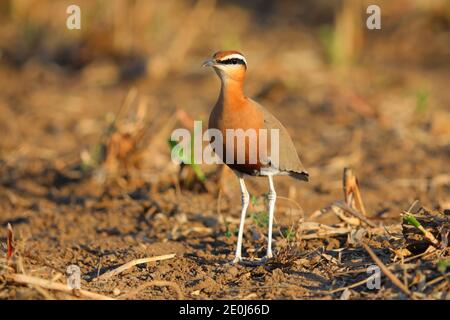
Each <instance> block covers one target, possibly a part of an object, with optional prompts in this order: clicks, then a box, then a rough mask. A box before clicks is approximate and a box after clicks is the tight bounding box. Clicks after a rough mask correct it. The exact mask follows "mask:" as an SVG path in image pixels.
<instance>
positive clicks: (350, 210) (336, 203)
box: [334, 201, 377, 228]
mask: <svg viewBox="0 0 450 320" xmlns="http://www.w3.org/2000/svg"><path fill="white" fill-rule="evenodd" d="M334 205H335V206H337V207H339V208H341V209H342V210H344V211H346V212H348V213H350V214H351V215H353V216H355V217H357V218H358V219H359V220H361V221H362V222H364V223H366V224H367V225H369V226H370V227H372V228H376V227H377V225H376V224H375V223H373V222H372V221H370V220H369V219H367V218H366V217H365V216H363V215H362V214H361V213H359V212H358V211H356V210H355V209H353V208H350V207H349V206H348V205H347V204H345V203H343V202H342V201H336V202H335V203H334Z"/></svg>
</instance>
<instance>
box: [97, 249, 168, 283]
mask: <svg viewBox="0 0 450 320" xmlns="http://www.w3.org/2000/svg"><path fill="white" fill-rule="evenodd" d="M173 257H175V253H172V254H166V255H162V256H157V257H150V258H142V259H136V260H132V261H130V262H127V263H125V264H124V265H121V266H120V267H118V268H116V269H114V270H111V271H109V272H106V273H104V274H102V275H101V276H99V277H97V278H95V279H94V281H97V280H105V279H108V278H111V277H113V276H116V275H118V274H119V273H122V272H124V271H125V270H128V269H130V268H132V267H134V266H136V265H138V264H143V263H149V262H154V261H161V260H167V259H172V258H173Z"/></svg>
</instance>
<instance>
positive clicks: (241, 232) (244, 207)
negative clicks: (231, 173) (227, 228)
mask: <svg viewBox="0 0 450 320" xmlns="http://www.w3.org/2000/svg"><path fill="white" fill-rule="evenodd" d="M239 184H240V186H241V193H242V211H241V223H240V224H239V234H238V241H237V245H236V257H235V258H234V260H233V263H238V262H240V261H241V260H242V255H241V253H242V251H241V248H242V237H243V235H244V223H245V214H246V213H247V207H248V204H249V202H250V195H249V194H248V191H247V187H246V186H245V182H244V178H242V177H239Z"/></svg>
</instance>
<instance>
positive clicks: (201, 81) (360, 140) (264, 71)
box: [0, 0, 450, 221]
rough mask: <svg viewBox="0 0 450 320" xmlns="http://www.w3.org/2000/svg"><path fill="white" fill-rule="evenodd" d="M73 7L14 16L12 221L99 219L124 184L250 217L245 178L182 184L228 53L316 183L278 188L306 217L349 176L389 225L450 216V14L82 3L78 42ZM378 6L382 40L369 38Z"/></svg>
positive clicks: (336, 4)
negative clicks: (25, 215) (173, 139)
mask: <svg viewBox="0 0 450 320" xmlns="http://www.w3.org/2000/svg"><path fill="white" fill-rule="evenodd" d="M72 2H73V1H63V0H54V1H50V0H39V1H33V0H2V1H1V2H0V88H1V89H0V132H1V135H0V136H1V139H0V170H1V183H2V186H1V189H0V190H3V191H2V192H0V195H1V196H2V197H3V198H4V200H7V201H2V204H1V206H2V207H3V209H2V213H1V215H2V218H3V219H4V221H6V219H8V217H10V216H12V215H14V214H15V213H12V212H11V208H17V207H20V200H18V199H20V197H29V198H30V199H31V200H26V199H25V200H24V201H29V202H26V203H28V204H29V203H30V201H31V203H32V204H36V205H37V208H35V209H36V210H37V211H39V203H40V201H41V200H42V201H48V199H53V200H54V199H57V200H56V203H57V205H59V204H61V203H63V204H69V205H79V204H80V203H81V205H83V204H86V201H87V200H86V199H88V198H89V197H91V196H92V195H93V196H94V197H95V196H100V195H101V194H103V193H104V192H105V190H109V189H107V187H108V186H110V187H111V185H110V184H109V183H110V181H111V180H110V177H111V176H113V177H114V179H113V181H114V182H113V185H118V186H119V189H118V190H121V191H120V192H122V193H123V192H138V191H139V190H141V191H142V190H144V193H146V194H148V193H153V194H154V196H155V197H157V196H164V195H165V194H166V193H168V194H169V195H170V196H169V195H168V197H169V198H170V197H172V194H173V193H176V194H177V195H178V196H180V194H184V196H185V197H186V194H187V195H188V196H187V197H190V198H191V199H190V200H191V201H194V202H195V201H196V200H195V199H197V195H198V197H199V198H198V199H199V200H198V201H199V202H200V203H201V205H200V206H201V208H204V206H206V207H207V208H210V209H208V210H212V209H211V208H213V207H215V202H214V201H213V200H214V199H216V197H217V193H218V189H219V186H221V187H222V188H223V190H224V193H225V195H227V196H229V197H230V198H231V199H234V200H236V201H234V202H232V204H231V205H232V206H234V205H235V204H236V206H238V204H239V201H238V200H239V192H238V189H237V183H236V181H235V179H234V178H233V177H232V176H229V177H227V174H226V172H225V173H223V174H222V175H221V169H220V168H219V167H215V166H207V167H201V168H193V169H194V170H193V173H192V172H190V171H189V170H187V171H186V170H184V169H183V168H181V169H180V168H179V167H178V166H176V165H175V164H173V163H172V162H171V161H170V144H169V143H168V139H169V137H170V133H171V131H172V130H173V129H174V128H176V127H180V126H185V127H189V126H190V125H191V123H192V120H194V119H195V120H203V121H207V119H208V115H209V111H210V109H211V108H212V106H213V105H214V103H215V101H216V99H217V95H218V90H219V81H218V79H217V77H216V75H215V74H213V72H211V70H205V69H202V68H201V67H200V65H201V62H202V61H203V60H204V59H206V58H208V57H209V56H211V55H212V54H213V53H214V52H216V51H218V50H227V49H234V50H238V51H240V52H242V53H243V54H244V55H245V56H246V58H247V60H248V76H247V82H246V93H247V95H248V96H250V97H253V98H254V99H256V100H257V101H259V102H260V103H261V104H263V105H264V106H265V107H267V108H268V109H269V110H270V111H271V112H272V113H273V114H275V115H276V116H277V117H278V118H279V119H280V120H281V122H283V123H284V124H285V126H286V127H287V128H288V130H289V132H290V134H291V135H292V137H293V139H294V141H295V144H296V146H297V148H298V150H299V151H300V154H301V157H302V159H303V163H304V165H305V167H306V168H307V169H308V171H309V172H310V174H311V182H310V183H309V184H302V183H298V182H296V181H292V180H289V179H284V178H280V179H279V180H277V181H278V183H279V185H280V187H279V188H280V191H279V194H280V195H284V196H286V197H288V198H289V199H292V200H294V201H295V202H297V203H299V204H300V205H301V207H302V210H303V211H304V213H306V214H310V213H311V212H314V211H315V210H317V209H320V208H322V207H324V206H326V205H327V204H329V203H330V202H331V201H333V199H336V198H337V197H340V196H341V194H342V183H341V179H342V170H343V168H344V167H352V168H354V169H355V172H356V173H357V176H358V177H359V180H360V184H361V188H362V190H363V194H364V199H365V202H366V206H367V207H368V209H369V211H370V212H371V214H372V215H373V216H377V217H387V218H389V217H392V218H394V219H396V218H398V216H399V212H400V211H399V210H400V209H399V208H403V209H404V208H405V206H407V205H408V204H409V203H410V202H411V201H412V200H413V199H420V200H421V201H422V202H423V203H425V204H426V205H428V206H430V207H432V208H441V209H442V208H443V209H446V208H449V207H450V199H449V195H450V186H449V180H450V178H449V170H448V169H449V163H450V108H449V103H450V90H448V88H449V80H450V1H446V0H432V1H420V0H396V1H378V0H377V1H363V0H353V1H350V0H349V1H313V0H311V1H308V0H306V1H301V2H299V1H282V2H281V1H280V2H279V1H271V0H255V1H213V0H198V1H175V0H168V1H144V0H113V1H106V0H104V1H103V0H96V1H91V0H89V1H87V0H85V1H83V0H79V1H77V3H76V4H77V5H79V7H80V8H81V30H68V29H67V28H66V19H67V18H68V16H69V14H67V13H66V9H67V7H68V6H69V5H71V4H72ZM370 4H376V5H378V6H379V7H380V8H381V30H368V29H367V28H366V19H367V17H368V16H369V15H368V14H367V13H366V8H367V6H368V5H370ZM188 169H189V168H188ZM184 171H186V172H184ZM191 171H192V170H191ZM250 183H251V190H252V192H253V193H255V194H257V195H258V194H261V193H263V192H265V191H266V189H267V187H266V185H265V181H259V180H258V179H254V181H252V182H250ZM136 190H138V191H136ZM139 192H140V191H139ZM139 192H138V193H139ZM180 192H181V193H180ZM186 192H187V193H186ZM211 197H212V198H211ZM177 199H178V200H177V201H180V202H181V201H182V200H180V198H177ZM192 199H193V200H192ZM58 201H59V202H58ZM208 205H209V206H208ZM280 205H282V204H280ZM199 210H206V209H199Z"/></svg>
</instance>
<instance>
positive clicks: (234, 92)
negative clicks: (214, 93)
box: [219, 78, 246, 107]
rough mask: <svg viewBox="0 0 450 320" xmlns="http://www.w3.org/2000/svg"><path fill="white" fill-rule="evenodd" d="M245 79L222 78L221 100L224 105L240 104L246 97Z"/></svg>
mask: <svg viewBox="0 0 450 320" xmlns="http://www.w3.org/2000/svg"><path fill="white" fill-rule="evenodd" d="M243 87H244V81H242V80H235V79H230V78H228V79H221V87H220V96H219V100H220V101H222V102H223V104H224V106H225V107H226V106H238V105H240V103H241V102H243V101H244V100H245V99H246V98H245V95H244V90H243Z"/></svg>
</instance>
